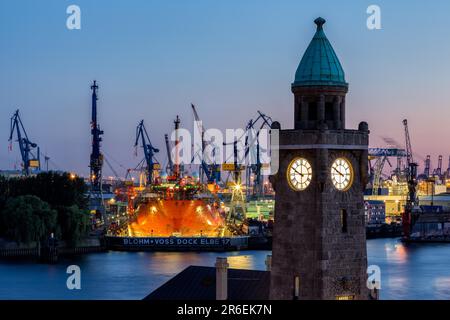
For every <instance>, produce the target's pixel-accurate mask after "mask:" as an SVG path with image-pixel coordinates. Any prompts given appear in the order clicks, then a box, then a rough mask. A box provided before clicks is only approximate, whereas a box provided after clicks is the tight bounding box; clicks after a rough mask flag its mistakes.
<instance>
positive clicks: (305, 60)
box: [292, 17, 348, 87]
mask: <svg viewBox="0 0 450 320" xmlns="http://www.w3.org/2000/svg"><path fill="white" fill-rule="evenodd" d="M314 23H315V24H316V25H317V30H316V33H315V34H314V37H313V38H312V40H311V42H310V44H309V46H308V48H307V49H306V51H305V53H304V55H303V57H302V60H301V61H300V64H299V66H298V68H297V72H296V73H295V80H294V83H293V84H292V86H293V87H302V86H324V85H325V86H342V87H348V84H347V83H346V82H345V74H344V70H343V69H342V66H341V63H340V62H339V59H338V57H337V55H336V53H335V52H334V50H333V47H332V46H331V44H330V42H329V41H328V39H327V37H326V35H325V33H324V31H323V25H324V24H325V19H323V18H320V17H319V18H317V19H316V20H314Z"/></svg>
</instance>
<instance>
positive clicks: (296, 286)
mask: <svg viewBox="0 0 450 320" xmlns="http://www.w3.org/2000/svg"><path fill="white" fill-rule="evenodd" d="M299 297H300V277H299V276H295V277H294V300H298V299H299Z"/></svg>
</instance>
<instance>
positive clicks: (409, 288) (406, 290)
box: [0, 239, 450, 299]
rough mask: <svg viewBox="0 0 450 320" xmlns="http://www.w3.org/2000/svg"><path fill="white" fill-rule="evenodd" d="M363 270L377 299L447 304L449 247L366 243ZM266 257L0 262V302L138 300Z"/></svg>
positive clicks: (111, 256) (258, 265)
mask: <svg viewBox="0 0 450 320" xmlns="http://www.w3.org/2000/svg"><path fill="white" fill-rule="evenodd" d="M367 249H368V260H369V265H378V266H379V267H380V268H381V286H382V288H381V298H382V299H450V244H426V245H418V244H416V245H408V246H405V245H403V244H402V243H401V242H399V241H398V240H396V239H374V240H369V241H368V242H367ZM267 254H270V252H269V251H242V252H228V253H213V252H204V253H197V252H184V253H177V252H155V253H151V252H107V253H96V254H88V255H84V256H79V257H75V258H71V259H67V260H62V261H60V262H59V263H58V264H57V265H46V264H38V263H35V262H25V261H0V299H142V298H143V297H145V296H146V295H147V294H149V293H150V292H151V291H153V290H154V289H155V288H157V287H159V286H160V285H161V284H163V283H164V282H166V281H167V280H169V279H170V278H171V277H173V276H174V275H175V274H177V273H178V272H180V271H181V270H183V269H184V268H186V267H188V266H190V265H201V266H213V265H214V263H215V259H216V257H219V256H227V257H228V258H229V259H228V263H229V264H230V267H231V268H242V269H256V270H264V269H265V259H266V256H267ZM71 264H77V265H79V266H80V267H81V272H82V274H81V278H82V280H81V281H82V283H81V285H82V289H81V290H79V291H75V290H74V291H70V290H68V289H66V280H67V276H68V275H67V274H66V268H67V266H68V265H71Z"/></svg>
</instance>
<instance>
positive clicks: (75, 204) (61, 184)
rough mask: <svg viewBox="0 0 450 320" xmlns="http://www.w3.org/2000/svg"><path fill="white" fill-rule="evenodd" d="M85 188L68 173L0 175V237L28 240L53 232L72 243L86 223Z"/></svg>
mask: <svg viewBox="0 0 450 320" xmlns="http://www.w3.org/2000/svg"><path fill="white" fill-rule="evenodd" d="M86 191H87V186H86V184H85V183H84V181H83V180H82V179H81V178H78V177H75V176H72V175H70V174H69V173H56V172H45V173H40V174H38V175H36V176H32V177H20V178H5V177H0V238H5V239H7V240H12V241H16V242H20V243H26V244H28V243H30V242H33V241H42V240H46V239H47V238H48V237H49V235H50V234H51V233H54V235H55V236H56V237H57V238H58V239H60V240H64V241H65V242H66V243H67V245H69V246H76V245H77V243H78V242H79V241H80V239H81V238H82V237H84V236H85V235H86V234H87V233H88V231H89V226H90V217H89V211H88V202H87V198H86Z"/></svg>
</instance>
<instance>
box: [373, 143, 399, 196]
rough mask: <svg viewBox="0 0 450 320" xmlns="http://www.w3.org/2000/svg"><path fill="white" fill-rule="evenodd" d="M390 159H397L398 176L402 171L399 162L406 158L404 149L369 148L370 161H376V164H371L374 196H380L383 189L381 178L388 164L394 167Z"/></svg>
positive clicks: (396, 171)
mask: <svg viewBox="0 0 450 320" xmlns="http://www.w3.org/2000/svg"><path fill="white" fill-rule="evenodd" d="M390 157H396V158H397V168H396V170H395V174H396V175H397V176H398V171H399V170H400V166H399V162H400V163H401V159H403V158H404V157H406V152H405V150H404V149H399V148H369V160H373V159H376V160H375V164H374V165H372V164H371V162H369V164H370V177H371V183H372V195H379V189H380V187H381V176H382V174H383V169H384V166H385V164H386V163H388V164H389V166H391V167H392V164H391V162H390V161H389V158H390Z"/></svg>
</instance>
